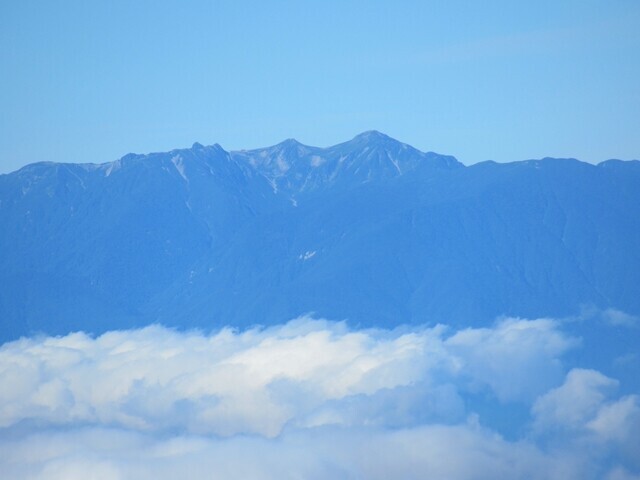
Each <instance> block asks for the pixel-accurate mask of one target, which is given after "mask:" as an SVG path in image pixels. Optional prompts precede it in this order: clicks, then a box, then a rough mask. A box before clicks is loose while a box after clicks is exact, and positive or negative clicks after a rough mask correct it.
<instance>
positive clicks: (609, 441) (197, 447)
mask: <svg viewBox="0 0 640 480" xmlns="http://www.w3.org/2000/svg"><path fill="white" fill-rule="evenodd" d="M573 348H579V340H578V339H575V338H572V337H569V336H568V335H566V334H565V333H563V332H562V330H561V329H560V327H559V324H558V323H557V322H555V321H553V320H548V319H539V320H522V319H506V320H502V321H500V322H498V323H496V324H495V325H494V326H493V327H491V328H475V329H472V328H469V329H463V330H459V331H451V330H450V329H448V328H447V327H444V326H437V327H435V328H411V329H410V328H398V329H396V330H375V329H368V330H351V329H349V328H348V327H347V326H346V325H345V324H344V323H336V322H329V321H323V320H313V319H310V318H300V319H297V320H294V321H291V322H289V323H286V324H283V325H279V326H274V327H270V328H266V329H253V330H248V331H243V332H237V331H234V330H231V329H223V330H221V331H219V332H216V333H213V334H204V333H202V332H196V331H192V332H177V331H173V330H169V329H166V328H163V327H160V326H150V327H147V328H143V329H139V330H129V331H113V332H108V333H105V334H103V335H101V336H99V337H96V338H93V337H91V336H88V335H86V334H83V333H75V334H71V335H67V336H65V337H56V338H54V337H42V338H31V339H22V340H19V341H16V342H11V343H8V344H5V345H3V346H2V347H1V348H0V467H2V470H3V471H5V472H7V473H8V474H9V475H10V477H9V478H75V477H76V476H77V477H78V478H80V476H81V475H85V477H83V478H86V472H87V471H88V470H91V471H92V472H94V478H160V479H162V478H175V477H176V476H178V475H180V476H184V475H185V473H186V472H190V473H189V474H188V475H187V476H189V477H190V478H209V477H210V476H211V475H212V474H215V476H216V478H299V477H304V478H326V477H338V478H389V477H396V478H425V477H427V478H428V477H433V478H452V479H458V478H460V479H462V478H555V477H557V478H602V477H604V476H606V475H611V476H612V477H611V478H633V477H632V474H633V472H635V474H636V475H637V474H638V472H639V471H640V465H638V463H637V461H636V460H635V458H636V456H637V455H634V453H637V452H638V451H640V444H639V443H638V441H637V440H635V437H634V432H635V431H638V429H640V401H639V399H638V396H636V395H626V396H616V391H617V381H616V380H614V379H611V378H608V377H606V376H605V375H603V374H602V373H600V372H597V371H595V370H586V369H573V370H570V371H568V372H567V371H566V368H565V367H564V366H563V364H562V357H563V355H564V354H565V352H567V351H568V350H569V349H573ZM478 404H482V405H485V406H486V405H489V406H490V408H492V409H493V410H494V412H500V411H501V410H504V412H505V413H504V415H503V416H505V419H506V421H511V419H510V418H509V415H510V413H509V412H511V411H512V410H513V408H517V409H520V410H523V411H525V412H529V414H528V415H526V418H525V419H516V418H515V417H514V419H513V421H514V422H515V421H518V422H520V423H522V425H521V426H522V431H524V432H525V433H524V434H522V435H521V436H520V437H519V438H516V439H511V440H506V439H505V437H504V436H503V435H501V433H503V432H501V431H500V427H499V426H498V425H499V424H500V422H494V423H495V424H493V423H492V420H490V419H489V418H485V417H486V415H484V413H482V412H479V411H476V410H475V406H476V405H478ZM514 406H515V407H514ZM497 415H498V416H500V414H497ZM493 416H494V417H495V416H496V415H495V414H494V415H493ZM494 420H495V419H494ZM585 449H586V450H585ZM585 451H589V452H592V454H589V455H586V454H584V452H585ZM83 472H84V473H83ZM568 475H569V476H568Z"/></svg>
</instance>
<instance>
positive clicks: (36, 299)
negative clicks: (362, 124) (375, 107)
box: [0, 131, 640, 479]
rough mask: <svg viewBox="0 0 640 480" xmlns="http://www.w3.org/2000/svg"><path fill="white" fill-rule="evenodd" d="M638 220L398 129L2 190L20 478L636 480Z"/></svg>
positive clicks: (31, 172) (1, 350) (140, 159)
mask: <svg viewBox="0 0 640 480" xmlns="http://www.w3.org/2000/svg"><path fill="white" fill-rule="evenodd" d="M87 161H88V162H90V161H91V159H90V158H87ZM639 206H640V162H637V161H624V162H623V161H617V160H609V161H606V162H602V163H600V164H598V165H591V164H587V163H583V162H580V161H578V160H575V159H551V158H545V159H542V160H530V161H522V162H514V163H506V164H498V163H494V162H484V163H480V164H475V165H472V166H464V165H462V164H461V163H459V162H458V161H457V160H456V159H455V158H454V157H451V156H447V155H440V154H437V153H433V152H427V153H425V152H421V151H419V150H417V149H415V148H413V147H411V146H409V145H407V144H404V143H401V142H399V141H397V140H394V139H392V138H390V137H388V136H386V135H384V134H382V133H380V132H375V131H371V132H365V133H363V134H360V135H358V136H356V137H355V138H354V139H352V140H350V141H348V142H345V143H341V144H338V145H335V146H332V147H328V148H319V147H312V146H307V145H302V144H300V143H299V142H297V141H295V140H293V139H290V140H286V141H284V142H282V143H280V144H278V145H275V146H272V147H267V148H263V149H256V150H241V151H231V152H228V151H226V150H224V149H223V148H222V147H221V146H219V145H214V146H202V145H200V144H194V145H193V147H192V148H190V149H182V150H173V151H171V152H167V153H152V154H148V155H136V154H129V155H126V156H125V157H123V158H121V159H120V160H117V161H115V162H112V163H108V164H100V165H96V164H91V163H86V164H53V163H38V164H33V165H29V166H26V167H24V168H22V169H21V170H19V171H17V172H14V173H11V174H8V175H0V285H1V288H0V339H1V340H2V342H4V343H3V344H2V346H0V467H1V470H0V471H4V472H7V473H6V474H7V475H9V476H8V477H7V478H76V477H78V478H80V476H81V475H84V477H82V478H86V472H87V471H89V470H91V471H92V472H95V475H97V476H98V477H99V478H136V479H138V478H175V477H176V476H179V475H184V472H185V471H187V470H188V471H189V472H190V476H191V478H210V476H211V474H212V472H213V473H215V474H216V475H217V477H216V478H451V479H467V478H541V479H542V478H544V479H548V478H562V479H567V478H580V479H584V478H587V479H591V478H593V479H600V478H609V479H633V478H636V479H637V478H638V475H640V463H639V462H638V459H639V458H640V443H639V441H638V438H640V437H638V435H637V432H638V431H640V396H639V395H638V394H639V393H640V350H639V347H638V345H640V287H639V286H640V248H639V246H640V215H639V213H640V211H639ZM0 476H3V475H0Z"/></svg>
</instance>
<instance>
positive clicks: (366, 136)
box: [353, 130, 394, 142]
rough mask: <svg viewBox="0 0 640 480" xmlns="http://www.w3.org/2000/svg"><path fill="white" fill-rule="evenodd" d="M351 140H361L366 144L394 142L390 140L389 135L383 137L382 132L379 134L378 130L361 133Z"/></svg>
mask: <svg viewBox="0 0 640 480" xmlns="http://www.w3.org/2000/svg"><path fill="white" fill-rule="evenodd" d="M353 140H363V141H366V142H375V141H381V140H385V141H386V140H394V139H393V138H391V137H390V136H389V135H385V134H384V133H382V132H379V131H378V130H367V131H366V132H362V133H360V134H358V135H356V136H355V137H353Z"/></svg>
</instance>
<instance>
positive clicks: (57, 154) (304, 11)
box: [0, 0, 640, 172]
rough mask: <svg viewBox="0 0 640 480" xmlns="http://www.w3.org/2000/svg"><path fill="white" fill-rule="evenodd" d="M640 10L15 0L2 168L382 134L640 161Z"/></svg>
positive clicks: (0, 38)
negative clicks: (195, 148)
mask: <svg viewBox="0 0 640 480" xmlns="http://www.w3.org/2000/svg"><path fill="white" fill-rule="evenodd" d="M638 25H640V3H638V2H637V1H633V0H628V1H625V0H622V1H618V0H607V1H584V0H583V1H572V0H569V1H563V2H556V1H537V2H510V1H483V2H479V1H478V2H471V1H467V2H462V1H449V2H429V1H397V2H382V1H344V0H343V1H332V0H330V1H324V2H302V1H271V2H261V1H246V0H236V1H227V2H214V1H210V2H207V1H182V2H178V1H174V2H169V1H135V2H131V1H118V0H116V1H110V2H85V1H51V2H33V1H28V0H26V1H15V0H14V1H4V2H2V4H0V45H1V47H2V48H0V69H1V71H2V72H3V73H2V75H1V76H0V112H1V113H0V131H1V132H2V133H1V134H0V152H1V155H0V172H8V171H11V170H14V169H16V168H18V167H20V166H22V165H24V164H27V163H31V162H35V161H42V160H47V161H69V162H106V161H110V160H114V159H116V158H118V157H120V156H122V155H124V154H126V153H128V152H139V153H145V152H149V151H162V150H169V149H172V148H178V147H185V146H189V145H191V143H193V142H195V141H198V142H200V143H203V144H212V143H220V144H221V145H222V146H223V147H224V148H226V149H239V148H253V147H259V146H266V145H271V144H275V143H278V142H279V141H281V140H283V139H285V138H289V137H294V138H296V139H298V140H299V141H301V142H303V143H306V144H310V145H318V146H327V145H331V144H335V143H338V142H341V141H345V140H347V139H349V138H351V137H353V136H354V135H355V134H357V133H359V132H361V131H364V130H369V129H377V130H381V131H383V132H385V133H387V134H389V135H391V136H393V137H395V138H397V139H399V140H401V141H404V142H407V143H410V144H412V145H414V146H415V147H417V148H420V149H422V150H433V151H437V152H440V153H447V154H453V155H455V156H456V157H458V158H459V159H460V160H461V161H462V162H464V163H467V164H470V163H474V162H477V161H482V160H486V159H493V160H497V161H511V160H522V159H527V158H539V157H543V156H572V157H577V158H580V159H582V160H586V161H590V162H597V161H600V160H604V159H607V158H622V159H630V158H640V134H638V132H640V86H639V85H640V81H639V80H638V78H639V77H640V54H639V53H638V52H640V29H639V28H638Z"/></svg>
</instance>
